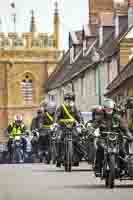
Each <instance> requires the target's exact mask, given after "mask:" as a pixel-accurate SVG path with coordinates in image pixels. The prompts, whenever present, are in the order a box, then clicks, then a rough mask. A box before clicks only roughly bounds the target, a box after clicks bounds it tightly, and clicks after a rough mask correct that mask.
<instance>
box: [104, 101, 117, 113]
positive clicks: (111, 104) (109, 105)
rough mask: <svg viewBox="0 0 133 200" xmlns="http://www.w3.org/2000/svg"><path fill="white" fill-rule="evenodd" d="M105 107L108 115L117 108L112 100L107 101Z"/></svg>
mask: <svg viewBox="0 0 133 200" xmlns="http://www.w3.org/2000/svg"><path fill="white" fill-rule="evenodd" d="M103 106H104V110H105V112H106V113H109V114H112V112H113V109H114V108H115V102H114V101H113V100H112V99H105V100H104V102H103Z"/></svg>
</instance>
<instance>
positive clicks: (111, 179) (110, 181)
mask: <svg viewBox="0 0 133 200" xmlns="http://www.w3.org/2000/svg"><path fill="white" fill-rule="evenodd" d="M108 165H109V172H108V174H107V176H106V178H105V186H106V187H108V188H111V189H112V188H114V185H115V155H114V154H112V155H110V156H109V161H108Z"/></svg>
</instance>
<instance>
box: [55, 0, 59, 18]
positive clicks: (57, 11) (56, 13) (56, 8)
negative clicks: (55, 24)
mask: <svg viewBox="0 0 133 200" xmlns="http://www.w3.org/2000/svg"><path fill="white" fill-rule="evenodd" d="M54 14H55V15H58V14H59V10H58V2H57V1H55V3H54Z"/></svg>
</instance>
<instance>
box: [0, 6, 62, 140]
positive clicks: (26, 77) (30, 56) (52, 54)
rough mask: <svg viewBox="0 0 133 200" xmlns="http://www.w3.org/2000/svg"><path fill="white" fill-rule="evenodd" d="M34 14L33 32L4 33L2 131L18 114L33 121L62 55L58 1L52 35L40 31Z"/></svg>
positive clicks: (0, 37) (0, 38)
mask: <svg viewBox="0 0 133 200" xmlns="http://www.w3.org/2000/svg"><path fill="white" fill-rule="evenodd" d="M31 14H32V16H31V22H30V31H29V32H26V33H22V34H19V33H16V32H11V33H3V32H1V33H0V134H2V132H3V130H4V129H5V128H6V127H7V125H8V123H9V121H10V120H12V119H13V116H14V115H15V114H22V115H23V118H24V122H25V123H26V124H27V125H29V124H30V123H31V120H32V117H33V114H34V113H35V112H36V110H37V109H38V107H39V104H40V102H41V101H42V99H43V98H44V84H45V81H46V79H47V78H48V76H49V74H51V72H52V71H53V70H54V68H55V66H56V64H57V62H58V60H59V57H60V56H61V51H60V50H59V14H58V7H57V3H55V10H54V19H53V33H51V34H48V33H39V32H37V26H36V19H35V16H34V12H33V11H32V13H31ZM0 140H1V138H0Z"/></svg>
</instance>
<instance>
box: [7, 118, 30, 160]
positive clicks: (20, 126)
mask: <svg viewBox="0 0 133 200" xmlns="http://www.w3.org/2000/svg"><path fill="white" fill-rule="evenodd" d="M25 131H26V126H25V125H24V123H23V117H22V115H15V116H14V121H13V122H11V123H10V124H9V125H8V127H7V130H6V132H7V134H8V144H7V146H8V152H9V160H10V161H11V160H12V153H13V148H12V144H13V139H14V137H15V136H22V135H23V133H24V132H25Z"/></svg>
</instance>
